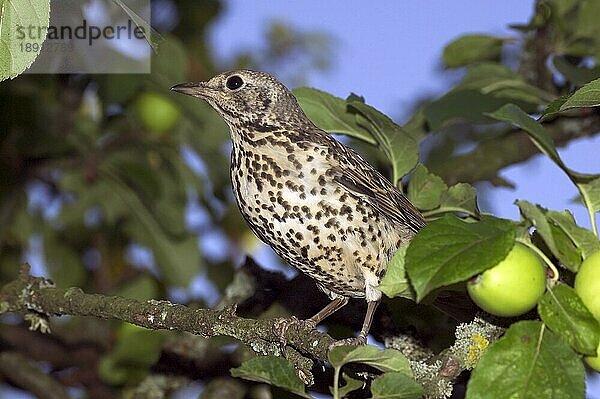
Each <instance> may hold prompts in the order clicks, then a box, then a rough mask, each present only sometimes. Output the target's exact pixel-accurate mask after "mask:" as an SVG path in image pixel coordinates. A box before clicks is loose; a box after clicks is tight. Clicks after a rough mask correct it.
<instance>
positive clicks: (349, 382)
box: [329, 373, 365, 398]
mask: <svg viewBox="0 0 600 399" xmlns="http://www.w3.org/2000/svg"><path fill="white" fill-rule="evenodd" d="M342 377H343V379H344V381H346V384H345V385H344V386H341V387H339V388H338V395H339V397H340V398H345V397H346V396H347V395H348V394H349V393H350V392H352V391H356V390H357V389H360V388H362V387H363V386H364V385H365V382H364V381H362V380H358V379H356V378H352V377H350V376H348V375H347V374H346V373H342ZM329 391H330V392H331V393H332V394H333V388H332V387H329Z"/></svg>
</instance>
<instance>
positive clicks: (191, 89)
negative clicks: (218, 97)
mask: <svg viewBox="0 0 600 399" xmlns="http://www.w3.org/2000/svg"><path fill="white" fill-rule="evenodd" d="M171 90H173V91H176V92H178V93H181V94H186V95H188V96H193V97H201V98H206V97H209V96H210V93H209V92H210V91H211V89H210V87H209V86H208V84H207V83H206V82H188V83H181V84H178V85H175V86H173V87H171Z"/></svg>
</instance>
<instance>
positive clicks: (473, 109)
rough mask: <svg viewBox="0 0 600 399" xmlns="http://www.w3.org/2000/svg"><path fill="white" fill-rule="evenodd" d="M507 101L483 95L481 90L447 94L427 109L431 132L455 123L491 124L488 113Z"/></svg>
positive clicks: (457, 91)
mask: <svg viewBox="0 0 600 399" xmlns="http://www.w3.org/2000/svg"><path fill="white" fill-rule="evenodd" d="M504 104H506V100H504V99H502V98H496V97H493V96H491V95H489V94H483V93H481V92H480V91H479V90H475V89H468V90H456V91H451V92H449V93H447V94H446V95H444V96H442V97H441V98H439V99H438V100H436V101H434V102H432V103H431V104H429V105H427V107H425V111H424V112H425V118H426V119H427V122H428V123H429V127H430V128H431V130H439V129H442V128H444V127H446V126H448V125H451V124H453V123H457V122H462V121H470V122H489V121H490V119H489V118H487V117H486V116H485V113H486V112H492V111H494V110H497V109H498V108H499V107H501V106H502V105H504Z"/></svg>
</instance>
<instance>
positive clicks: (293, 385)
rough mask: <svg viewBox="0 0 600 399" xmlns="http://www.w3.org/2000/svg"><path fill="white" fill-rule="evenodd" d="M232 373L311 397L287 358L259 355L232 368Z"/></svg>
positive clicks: (235, 375) (304, 396)
mask: <svg viewBox="0 0 600 399" xmlns="http://www.w3.org/2000/svg"><path fill="white" fill-rule="evenodd" d="M231 375H232V376H234V377H240V378H244V379H246V380H250V381H258V382H265V383H267V384H270V385H274V386H276V387H279V388H283V389H285V390H288V391H290V392H293V393H295V394H296V395H298V396H301V397H303V398H310V396H309V395H308V394H307V393H306V392H305V390H304V384H303V383H302V381H301V380H300V378H298V376H297V375H296V371H295V370H294V367H293V366H292V365H291V364H290V362H289V361H288V360H287V359H284V358H282V357H278V356H257V357H253V358H252V359H250V360H246V361H245V362H243V363H242V365H241V366H240V367H236V368H232V369H231Z"/></svg>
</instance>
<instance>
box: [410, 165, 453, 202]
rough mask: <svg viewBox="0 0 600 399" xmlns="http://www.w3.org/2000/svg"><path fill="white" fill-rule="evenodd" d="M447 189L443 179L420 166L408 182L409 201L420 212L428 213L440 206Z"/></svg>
mask: <svg viewBox="0 0 600 399" xmlns="http://www.w3.org/2000/svg"><path fill="white" fill-rule="evenodd" d="M447 189H448V186H447V185H446V183H444V181H443V180H442V178H441V177H439V176H437V175H435V174H433V173H430V172H429V171H428V170H427V167H425V165H423V164H419V165H418V166H417V167H416V169H415V171H414V173H413V174H412V176H411V178H410V181H409V182H408V199H409V200H410V202H412V204H413V205H414V206H416V207H417V208H419V209H420V210H424V211H427V210H430V209H434V208H437V207H439V206H440V202H441V197H442V193H443V192H445V191H446V190H447Z"/></svg>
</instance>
